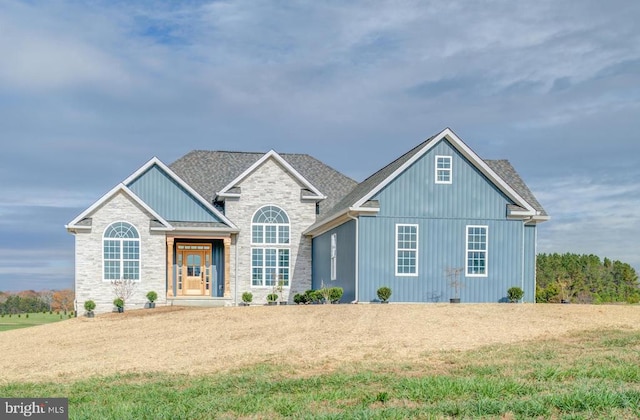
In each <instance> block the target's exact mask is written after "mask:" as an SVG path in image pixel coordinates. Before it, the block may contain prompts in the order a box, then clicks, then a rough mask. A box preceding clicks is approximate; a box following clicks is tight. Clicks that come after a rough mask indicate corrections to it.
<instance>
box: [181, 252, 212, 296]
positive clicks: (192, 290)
mask: <svg viewBox="0 0 640 420" xmlns="http://www.w3.org/2000/svg"><path fill="white" fill-rule="evenodd" d="M177 251H178V252H177V259H178V295H183V296H209V295H210V294H211V273H210V268H211V247H210V245H208V244H193V245H190V244H189V245H187V244H178V249H177Z"/></svg>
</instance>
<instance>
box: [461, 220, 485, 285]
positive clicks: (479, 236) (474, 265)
mask: <svg viewBox="0 0 640 420" xmlns="http://www.w3.org/2000/svg"><path fill="white" fill-rule="evenodd" d="M466 248H467V252H466V254H467V255H466V273H467V277H486V276H487V269H488V267H487V252H488V248H489V227H488V226H467V246H466Z"/></svg>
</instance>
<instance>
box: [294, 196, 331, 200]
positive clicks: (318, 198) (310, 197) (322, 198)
mask: <svg viewBox="0 0 640 420" xmlns="http://www.w3.org/2000/svg"><path fill="white" fill-rule="evenodd" d="M300 198H301V199H303V200H314V201H320V200H324V199H325V198H327V196H326V195H303V196H302V197H300Z"/></svg>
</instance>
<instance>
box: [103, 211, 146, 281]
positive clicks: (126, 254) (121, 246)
mask: <svg viewBox="0 0 640 420" xmlns="http://www.w3.org/2000/svg"><path fill="white" fill-rule="evenodd" d="M102 265H103V271H102V273H103V274H102V275H103V279H104V280H140V235H139V234H138V231H137V230H136V228H135V227H134V226H133V225H132V224H130V223H127V222H116V223H113V224H111V225H109V227H107V229H105V231H104V235H103V238H102Z"/></svg>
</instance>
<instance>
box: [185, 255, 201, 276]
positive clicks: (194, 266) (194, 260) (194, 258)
mask: <svg viewBox="0 0 640 420" xmlns="http://www.w3.org/2000/svg"><path fill="white" fill-rule="evenodd" d="M201 268H202V256H201V255H200V254H187V276H189V277H196V276H199V275H200V269H201Z"/></svg>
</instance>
